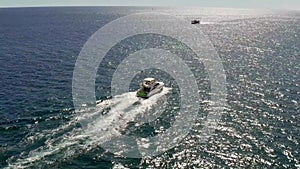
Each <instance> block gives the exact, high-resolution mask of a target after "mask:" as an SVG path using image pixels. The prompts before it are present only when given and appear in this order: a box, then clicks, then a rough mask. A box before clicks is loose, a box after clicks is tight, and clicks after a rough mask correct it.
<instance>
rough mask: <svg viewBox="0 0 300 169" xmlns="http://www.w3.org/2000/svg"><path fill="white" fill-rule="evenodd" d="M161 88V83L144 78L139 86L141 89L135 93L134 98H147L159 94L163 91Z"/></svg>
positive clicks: (153, 79) (162, 84)
mask: <svg viewBox="0 0 300 169" xmlns="http://www.w3.org/2000/svg"><path fill="white" fill-rule="evenodd" d="M163 87H164V83H163V82H156V80H155V78H146V79H144V81H143V83H142V84H141V88H140V89H139V90H138V91H137V93H136V96H137V97H141V98H149V97H150V96H152V95H155V94H157V93H160V92H161V91H162V90H163Z"/></svg>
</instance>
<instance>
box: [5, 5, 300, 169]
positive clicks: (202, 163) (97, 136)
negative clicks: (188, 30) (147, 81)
mask: <svg viewBox="0 0 300 169" xmlns="http://www.w3.org/2000/svg"><path fill="white" fill-rule="evenodd" d="M140 12H152V13H155V12H160V13H168V14H171V15H174V16H176V17H178V18H180V19H182V20H185V21H186V25H187V26H191V27H196V28H197V29H201V30H202V32H203V33H204V34H205V35H206V36H207V38H208V39H209V40H210V42H211V44H212V45H213V47H214V49H215V51H216V52H217V54H218V56H219V57H220V59H221V61H222V65H223V68H224V73H225V75H226V84H225V85H226V93H223V94H226V100H225V103H226V104H224V106H223V107H221V108H220V109H221V110H222V113H221V118H220V119H219V120H218V121H217V125H215V126H213V127H214V129H213V132H212V133H210V137H209V138H207V140H206V141H205V142H204V141H201V139H202V134H203V133H202V132H201V129H202V128H203V127H204V124H205V121H206V119H207V115H208V114H209V113H208V112H209V111H213V110H214V109H211V107H210V106H209V104H213V103H211V100H210V98H211V96H212V95H213V93H211V81H210V78H209V75H208V73H207V70H206V67H205V65H204V64H203V63H202V62H201V61H199V60H197V59H193V58H195V53H194V52H193V51H192V50H191V49H190V48H189V47H188V46H186V45H184V44H183V43H181V42H180V41H178V40H177V39H174V38H170V37H168V36H164V35H162V34H151V33H147V34H138V35H136V36H131V37H128V38H126V39H124V40H122V41H120V42H119V43H118V44H116V45H114V46H113V47H112V48H111V50H109V51H108V52H107V53H106V55H105V58H104V59H103V60H102V62H101V64H100V66H99V68H98V71H97V72H98V73H97V76H96V80H95V81H96V84H95V93H96V99H97V100H98V103H99V104H98V106H97V108H96V109H93V111H90V112H89V114H88V113H84V114H80V113H77V112H75V108H74V105H73V96H72V79H73V71H74V67H75V63H76V59H77V57H78V55H79V53H80V51H81V49H82V47H83V46H84V44H85V42H86V41H87V40H88V39H89V38H90V36H92V35H93V34H94V33H95V32H96V31H97V30H98V29H100V28H102V27H103V26H104V25H106V24H108V23H110V22H111V21H113V20H115V19H119V18H120V17H123V16H126V15H129V14H133V13H140ZM149 15H151V14H149ZM140 19H141V22H147V18H145V19H143V18H140ZM157 19H158V20H159V18H157ZM193 19H199V20H200V24H197V25H192V24H191V20H193ZM119 26H120V27H122V25H119ZM133 26H134V25H133ZM158 26H159V25H158ZM169 29H170V30H171V29H172V27H170V28H169ZM181 33H183V32H178V34H181ZM111 34H112V35H113V34H114V32H113V30H112V31H111ZM194 36H197V35H194ZM103 43H105V42H103ZM194 43H198V42H197V41H195V42H194ZM149 48H157V49H158V48H159V49H165V50H167V51H170V52H171V53H174V54H176V55H178V56H179V57H180V58H181V59H182V60H184V61H185V63H186V65H188V66H189V67H190V68H191V71H192V72H193V75H194V77H195V78H196V80H197V85H198V89H197V91H198V94H199V96H200V97H199V98H200V99H199V100H194V101H195V103H197V105H198V109H199V112H198V116H197V119H195V123H194V124H192V130H191V131H190V132H189V133H187V136H186V137H185V138H184V139H183V140H181V141H179V142H178V144H176V145H175V147H173V148H171V149H169V150H166V151H164V152H162V153H160V154H158V155H156V156H146V157H145V156H143V157H142V158H130V157H127V156H125V155H122V153H112V152H110V151H107V149H105V148H104V147H103V146H102V145H101V142H103V141H114V139H113V138H114V136H115V135H114V133H115V134H120V135H127V136H131V137H135V138H148V137H152V136H156V135H159V134H160V133H161V132H164V131H165V130H166V129H168V128H170V127H171V126H172V125H173V124H174V121H175V119H176V118H175V117H176V116H177V115H178V112H179V109H180V91H181V90H180V86H179V85H178V83H177V82H176V79H174V78H173V77H172V76H171V75H170V74H169V73H168V72H164V71H162V70H159V69H155V68H151V69H147V70H144V71H141V72H140V73H138V74H137V75H136V76H135V77H134V78H133V79H132V81H131V83H130V87H129V88H130V90H129V91H127V93H123V94H122V95H120V96H118V97H116V98H115V97H112V96H111V81H112V77H113V74H114V72H115V71H116V69H117V67H118V65H119V64H120V63H121V62H122V60H123V59H125V58H126V57H127V56H129V55H130V54H132V53H134V52H137V51H139V50H142V49H149ZM161 57H164V56H163V55H162V56H161ZM299 65H300V12H299V11H262V10H239V9H213V8H210V9H202V8H182V9H178V8H176V9H175V8H138V7H135V8H130V7H53V8H41V7H37V8H9V9H8V8H7V9H4V8H2V9H0V168H101V169H108V168H228V167H229V168H300V145H299V142H300V111H299V102H300V86H299V85H300V66H299ZM148 76H153V77H156V78H157V79H158V80H159V81H163V82H164V83H165V85H166V86H167V87H169V88H172V89H171V90H170V91H164V92H163V93H161V94H162V95H163V94H165V95H163V96H161V98H160V95H157V96H156V97H154V98H152V100H146V102H143V101H144V100H142V101H141V100H139V99H137V98H136V97H135V93H133V92H134V91H136V90H137V89H138V88H139V83H141V81H142V79H143V78H145V77H148ZM186 85H189V84H186ZM135 99H136V100H135ZM124 106H125V107H124ZM155 113H156V114H158V115H157V117H156V118H153V116H152V115H153V114H155ZM186 113H190V112H186ZM196 113H197V112H196ZM138 114H139V115H138ZM135 115H137V116H135ZM103 117H107V118H104V119H103ZM123 117H124V118H123ZM148 118H152V119H151V122H147V119H148ZM120 119H121V120H120ZM124 119H125V120H124ZM109 120H111V121H109ZM148 120H149V119H148ZM82 121H85V123H82ZM110 122H111V123H110ZM119 122H120V123H119ZM118 124H122V126H118ZM107 131H113V132H107ZM142 140H143V139H142ZM144 140H145V139H144ZM120 146H122V145H120Z"/></svg>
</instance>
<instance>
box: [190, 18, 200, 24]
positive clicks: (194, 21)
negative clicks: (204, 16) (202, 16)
mask: <svg viewBox="0 0 300 169" xmlns="http://www.w3.org/2000/svg"><path fill="white" fill-rule="evenodd" d="M191 24H200V20H196V19H195V20H192V21H191Z"/></svg>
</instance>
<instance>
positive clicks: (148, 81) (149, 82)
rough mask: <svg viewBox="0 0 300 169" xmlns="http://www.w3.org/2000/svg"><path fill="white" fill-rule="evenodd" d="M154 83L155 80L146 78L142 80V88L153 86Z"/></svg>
mask: <svg viewBox="0 0 300 169" xmlns="http://www.w3.org/2000/svg"><path fill="white" fill-rule="evenodd" d="M155 82H156V80H155V78H146V79H144V81H143V84H142V86H143V87H147V88H148V87H151V86H153V85H154V84H155Z"/></svg>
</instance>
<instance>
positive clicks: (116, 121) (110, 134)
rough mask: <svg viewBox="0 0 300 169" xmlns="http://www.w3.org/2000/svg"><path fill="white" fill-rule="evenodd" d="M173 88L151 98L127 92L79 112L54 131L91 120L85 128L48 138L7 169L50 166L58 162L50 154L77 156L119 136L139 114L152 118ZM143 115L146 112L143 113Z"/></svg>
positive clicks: (65, 157) (60, 156)
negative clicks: (90, 110)
mask: <svg viewBox="0 0 300 169" xmlns="http://www.w3.org/2000/svg"><path fill="white" fill-rule="evenodd" d="M170 91H171V89H170V88H164V89H163V91H162V92H161V93H159V94H156V95H154V96H152V97H150V98H149V99H141V98H137V97H136V95H135V92H128V93H124V94H122V95H118V96H115V97H114V98H112V99H109V100H105V101H103V102H101V103H99V104H98V105H97V106H96V109H95V110H96V111H95V112H93V113H91V114H84V113H83V114H78V116H76V117H75V118H74V119H73V120H71V122H69V123H68V124H66V125H62V126H61V127H59V128H57V129H54V130H53V131H52V132H53V135H55V134H56V133H55V132H62V130H64V129H67V128H68V127H70V126H74V124H75V123H78V122H88V124H87V126H86V127H85V128H74V129H72V130H71V131H68V132H66V133H64V134H62V135H59V136H58V137H56V138H49V139H48V140H46V141H45V145H44V146H41V147H39V148H37V149H34V150H31V151H30V152H29V153H28V155H26V156H25V157H22V156H21V157H19V158H18V159H17V160H15V161H14V162H10V160H8V161H9V166H8V167H7V168H27V167H32V166H35V165H39V164H41V163H42V164H43V165H49V164H53V163H55V161H53V160H52V161H51V159H53V158H51V159H47V157H49V156H52V157H53V156H54V157H55V158H54V159H60V158H64V159H67V158H71V157H73V156H75V155H77V154H78V152H88V151H90V150H92V149H93V148H96V147H98V146H101V144H102V143H104V142H107V141H110V140H113V139H114V138H115V137H118V136H120V135H121V133H120V129H122V128H124V126H125V125H126V124H127V123H128V122H130V121H134V120H137V119H135V118H136V117H142V116H144V115H145V116H146V117H150V116H151V115H149V114H147V113H149V112H150V110H151V109H155V107H156V106H157V102H158V101H159V100H162V99H166V96H165V95H166V94H167V93H169V92H170ZM141 114H144V115H142V116H141ZM156 116H159V114H156ZM91 117H92V118H91ZM91 119H92V120H91ZM142 121H143V120H142ZM49 132H50V133H51V131H47V133H49ZM47 133H45V134H44V137H45V136H47V135H48V134H47ZM37 137H41V136H40V135H38V136H37Z"/></svg>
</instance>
